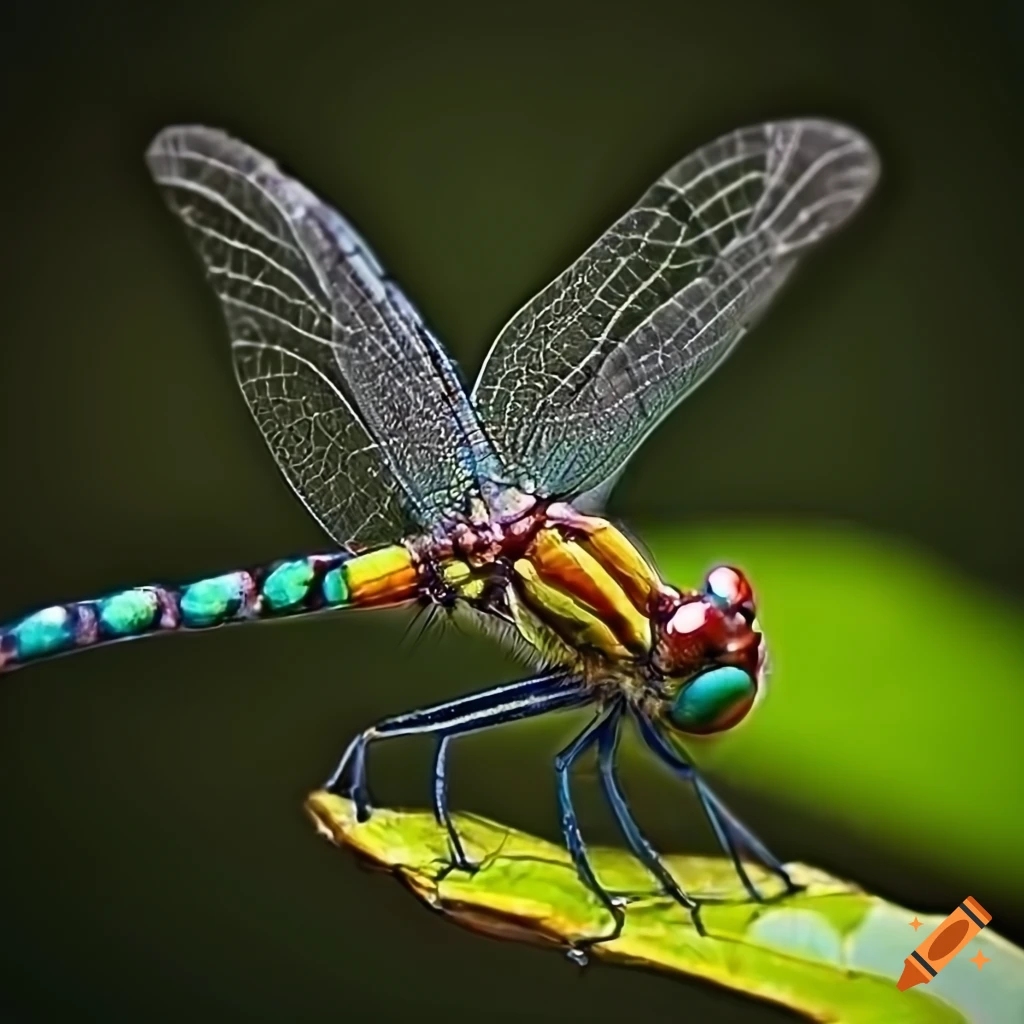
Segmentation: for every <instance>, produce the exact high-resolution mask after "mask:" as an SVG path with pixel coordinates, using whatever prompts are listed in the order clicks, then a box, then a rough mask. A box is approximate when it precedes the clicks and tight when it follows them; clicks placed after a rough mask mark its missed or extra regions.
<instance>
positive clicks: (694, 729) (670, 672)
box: [651, 565, 765, 735]
mask: <svg viewBox="0 0 1024 1024" xmlns="http://www.w3.org/2000/svg"><path fill="white" fill-rule="evenodd" d="M652 625H653V627H654V633H655V644H654V651H653V654H652V659H651V660H652V664H653V666H654V668H655V670H656V671H657V672H658V673H659V675H661V676H662V678H663V680H664V692H665V704H664V708H663V713H664V717H665V721H666V723H667V724H668V725H669V726H671V727H672V728H673V729H675V730H677V731H679V732H685V733H691V734H697V735H708V734H711V733H717V732H724V731H725V730H726V729H731V728H732V727H733V726H734V725H737V724H738V723H739V722H740V721H741V720H742V719H743V718H745V717H746V716H747V714H748V713H749V712H750V710H751V708H752V707H753V706H754V702H755V700H756V698H757V694H758V688H759V686H760V685H761V684H762V682H763V678H764V668H765V646H764V639H763V637H762V635H761V631H760V627H759V626H758V622H757V613H756V610H755V607H754V595H753V591H752V590H751V587H750V584H749V583H748V581H747V578H746V577H745V576H744V575H743V573H742V572H740V570H739V569H734V568H733V567H732V566H727V565H721V566H718V567H717V568H715V569H712V570H711V572H709V573H708V575H707V577H706V578H705V580H704V585H703V587H702V588H701V590H699V591H692V592H690V593H688V594H680V595H676V594H674V593H673V594H672V596H670V597H668V598H666V599H664V600H662V601H661V602H660V604H659V606H658V607H657V608H656V609H655V612H654V614H653V616H652Z"/></svg>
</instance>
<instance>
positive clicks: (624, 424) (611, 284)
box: [473, 120, 879, 497]
mask: <svg viewBox="0 0 1024 1024" xmlns="http://www.w3.org/2000/svg"><path fill="white" fill-rule="evenodd" d="M878 169H879V168H878V158H877V156H876V154H875V151H874V150H873V148H872V147H871V145H870V144H869V143H868V141H867V140H866V139H865V138H864V137H863V136H861V135H860V134H859V133H857V132H856V131H854V130H853V129H851V128H848V127H846V126H844V125H841V124H837V123H834V122H829V121H821V120H796V121H782V122H776V123H769V124H760V125H755V126H751V127H747V128H742V129H739V130H738V131H735V132H732V133H730V134H728V135H725V136H722V137H721V138H718V139H716V140H715V141H714V142H711V143H709V144H708V145H706V146H703V147H702V148H700V149H698V150H697V151H696V152H694V153H692V154H691V155H690V156H688V157H686V159H684V160H683V161H681V162H680V163H678V164H676V165H675V166H674V167H673V168H672V169H671V170H669V171H668V173H667V174H665V175H664V176H663V177H662V178H661V179H660V180H659V181H657V182H656V183H655V184H654V185H653V186H652V187H651V188H650V189H649V190H648V191H647V192H646V193H645V194H644V195H643V197H642V198H641V199H640V200H639V202H637V203H636V205H635V206H633V207H632V209H630V210H629V211H628V212H627V213H626V214H625V215H624V216H623V217H621V218H620V219H619V220H618V221H617V222H616V223H615V224H614V225H613V226H612V228H611V229H610V230H609V231H607V232H606V233H605V234H604V235H603V236H602V237H601V238H600V239H598V241H597V242H596V243H594V245H592V246H591V247H590V248H589V249H588V250H587V251H586V252H585V253H584V254H583V255H582V256H581V257H580V258H579V259H578V260H577V261H576V262H575V263H573V264H572V266H570V267H569V268H568V269H567V270H566V271H565V272H564V273H562V274H561V275H560V276H559V277H558V278H556V279H555V280H554V281H553V282H552V283H551V284H549V285H548V286H547V287H546V288H545V289H544V290H543V291H541V292H540V293H539V294H538V295H536V296H535V297H534V298H533V299H531V300H530V301H529V302H528V303H527V304H526V305H525V306H524V307H523V308H522V309H521V310H520V311H519V312H518V313H517V314H516V315H515V316H514V317H513V318H512V320H511V321H510V322H509V323H508V324H507V325H506V327H505V328H504V329H503V330H502V332H501V333H500V334H499V335H498V338H497V340H496V341H495V342H494V345H493V346H492V348H491V351H490V352H489V353H488V356H487V359H486V360H485V362H484V365H483V368H482V369H481V371H480V375H479V377H478V379H477V383H476V386H475V387H474V390H473V398H474V401H475V403H476V407H477V409H478V411H479V413H480V416H481V420H482V422H483V423H484V426H485V429H486V430H487V431H488V434H489V436H490V437H491V439H492V441H493V442H494V445H495V448H496V449H497V451H498V454H499V456H500V457H501V459H502V461H503V463H504V464H505V465H506V466H507V467H508V468H509V470H510V472H512V473H513V475H518V477H519V479H518V481H517V483H518V484H519V486H521V487H523V488H525V489H528V490H532V491H535V492H536V493H538V494H540V495H542V496H554V495H557V496H560V497H568V496H571V495H573V494H579V493H581V492H588V491H594V489H595V488H598V487H600V485H602V484H603V483H604V482H605V481H609V480H610V479H611V478H613V477H614V475H615V474H616V473H617V472H618V471H620V470H621V469H622V467H623V465H624V464H625V462H626V460H627V459H628V458H629V457H630V456H631V455H632V454H633V452H634V451H635V450H636V449H637V447H639V445H640V444H641V443H642V442H643V440H644V439H645V438H646V437H647V435H648V434H649V433H650V432H651V431H652V430H653V429H654V428H655V426H657V424H658V423H659V422H660V421H661V420H662V419H663V418H664V417H665V416H666V415H667V414H668V413H669V412H670V411H671V410H672V408H673V407H674V406H675V405H677V404H678V403H679V402H680V401H681V400H682V399H683V398H684V397H685V396H686V395H687V394H688V393H689V392H691V391H692V390H693V389H694V388H696V387H697V386H698V385H699V384H700V383H701V382H702V381H703V380H705V379H706V378H707V377H708V376H709V374H710V373H711V372H712V371H713V370H714V369H715V368H716V367H718V366H719V365H721V363H722V361H723V359H724V358H725V357H726V355H728V353H729V352H730V351H731V350H732V349H733V348H734V346H735V345H736V343H737V342H738V341H739V340H740V338H741V337H742V336H743V334H744V333H745V332H746V330H747V329H748V328H749V327H750V325H751V324H752V323H753V321H754V319H755V318H756V316H757V314H758V313H759V312H761V311H762V310H763V309H764V308H765V306H766V305H767V303H768V302H769V300H770V299H771V298H772V297H773V296H774V295H775V293H776V292H777V291H778V289H779V288H780V286H781V285H782V283H783V282H784V281H785V279H786V277H787V276H788V275H789V273H790V271H791V270H792V269H793V267H794V265H795V264H796V263H797V261H798V260H799V258H800V256H801V255H802V254H803V253H804V252H806V251H807V250H808V249H809V248H810V247H811V246H812V245H813V244H814V243H815V242H817V241H819V240H820V239H821V238H823V237H824V236H825V235H827V234H828V233H829V232H830V231H832V230H833V229H834V228H836V227H837V226H838V225H839V224H841V223H842V222H843V221H844V220H846V218H847V217H849V216H850V214H851V213H853V211H854V210H855V209H856V208H857V207H858V206H859V205H860V204H861V202H862V201H863V200H864V198H865V196H866V195H867V194H868V193H869V192H870V191H871V189H872V187H873V186H874V183H875V181H876V179H877V177H878ZM594 496H597V497H603V495H602V494H601V492H600V491H597V492H596V494H595V495H594Z"/></svg>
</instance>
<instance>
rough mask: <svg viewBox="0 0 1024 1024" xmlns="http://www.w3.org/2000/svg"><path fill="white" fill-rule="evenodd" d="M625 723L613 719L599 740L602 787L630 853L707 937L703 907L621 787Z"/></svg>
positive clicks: (599, 766)
mask: <svg viewBox="0 0 1024 1024" xmlns="http://www.w3.org/2000/svg"><path fill="white" fill-rule="evenodd" d="M621 722H622V716H621V715H615V716H614V717H612V718H609V719H608V720H607V721H606V722H605V724H604V726H603V727H602V729H601V732H600V735H599V736H598V741H597V762H598V769H599V771H600V774H601V786H602V788H603V789H604V792H605V796H606V797H607V798H608V803H610V804H611V807H612V811H613V812H614V814H615V820H616V821H617V822H618V823H619V828H621V829H622V833H623V835H624V836H625V837H626V841H627V842H628V843H629V846H630V849H632V851H633V853H634V854H636V856H637V857H639V858H640V860H641V861H643V863H644V864H645V865H646V866H647V869H648V870H649V871H650V872H651V874H653V875H654V876H655V878H657V879H658V881H659V882H661V884H662V885H663V886H664V888H665V892H667V893H668V895H669V896H672V897H673V898H674V899H676V900H678V902H679V903H680V904H682V906H684V907H685V908H686V909H687V910H688V911H689V912H690V916H691V917H692V918H693V925H694V928H696V930H697V933H698V934H699V935H705V934H706V932H705V931H704V925H703V924H702V923H701V919H700V905H699V904H698V902H697V901H696V900H695V899H693V898H692V897H690V896H688V895H687V894H686V893H685V892H684V891H683V889H682V888H681V887H680V885H679V883H678V882H677V881H676V880H675V879H674V878H673V877H672V874H671V872H670V871H669V870H668V868H667V867H666V866H665V863H664V861H662V859H661V857H660V856H659V855H658V851H657V850H655V849H654V847H653V846H652V845H651V842H650V840H649V839H648V838H647V837H646V836H645V835H644V834H643V832H641V831H640V827H639V826H638V825H637V823H636V820H635V819H634V818H633V813H632V811H630V809H629V804H628V802H627V801H626V797H625V795H624V794H623V792H622V789H621V787H620V786H619V780H618V775H617V773H616V771H615V753H616V749H617V747H618V742H619V727H620V725H621Z"/></svg>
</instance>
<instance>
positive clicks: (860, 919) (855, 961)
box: [306, 792, 1024, 1024]
mask: <svg viewBox="0 0 1024 1024" xmlns="http://www.w3.org/2000/svg"><path fill="white" fill-rule="evenodd" d="M306 809H307V811H308V813H309V814H310V816H311V817H312V819H313V821H314V822H315V824H316V826H317V828H318V830H319V831H320V832H321V833H322V834H323V835H325V836H326V837H327V838H329V839H330V840H331V841H332V842H333V843H335V844H337V845H339V846H344V847H348V848H350V849H352V850H354V851H356V852H357V853H358V854H359V855H361V856H362V857H364V858H366V859H368V860H369V861H371V862H372V863H374V864H375V865H377V866H378V867H381V868H383V869H386V870H388V871H390V872H392V873H394V874H395V875H396V876H397V877H398V878H400V879H401V880H402V881H403V882H404V883H405V884H406V885H407V886H408V887H409V888H410V889H411V891H412V892H413V893H414V894H415V895H416V896H417V897H418V898H419V899H420V900H422V901H423V902H424V903H425V904H427V905H428V906H429V907H431V908H432V909H434V910H435V911H437V912H439V913H440V914H442V915H443V916H444V917H446V918H448V919H449V920H451V921H453V922H455V923H457V924H460V925H462V926H464V927H466V928H470V929H472V930H474V931H476V932H480V933H483V934H486V935H491V936H494V937H497V938H502V939H511V940H517V941H524V942H532V943H539V944H544V945H551V946H555V947H561V948H562V949H564V950H571V949H573V948H575V947H577V946H578V945H579V944H580V943H584V944H585V943H586V942H587V940H593V939H594V938H597V937H600V936H601V935H603V934H607V933H608V930H609V928H610V927H611V915H610V914H609V913H608V911H607V910H606V909H605V908H604V907H603V906H602V904H601V903H600V902H599V901H598V899H597V898H596V896H595V895H594V894H593V893H592V892H591V891H590V890H589V889H588V888H587V887H586V886H585V885H583V883H582V882H581V881H580V880H579V879H578V877H577V875H576V872H575V870H574V868H573V865H572V862H571V860H570V857H569V855H568V853H567V852H566V851H565V850H564V849H563V848H562V847H560V846H556V845H554V844H552V843H549V842H547V841H546V840H543V839H538V838H536V837H534V836H530V835H527V834H525V833H523V832H518V831H516V830H514V829H510V828H506V827H504V826H502V825H499V824H496V823H494V822H491V821H488V820H486V819H484V818H480V817H477V816H475V815H455V820H456V825H457V827H458V829H459V834H460V836H461V838H462V840H463V843H464V845H465V848H466V853H467V855H468V856H469V857H470V858H471V859H472V860H474V861H476V862H477V863H479V864H480V865H481V866H480V869H479V870H478V871H476V872H475V873H472V874H469V873H466V872H462V871H458V870H452V869H451V868H450V857H449V849H448V841H447V836H446V833H445V831H444V829H443V828H441V827H440V826H438V825H437V823H436V822H435V821H434V818H433V816H432V815H431V814H429V813H426V812H422V811H397V810H390V809H378V810H375V811H374V813H373V814H372V816H371V817H370V819H369V820H368V821H366V822H364V823H358V822H357V821H356V819H355V814H354V811H353V807H352V804H351V802H350V801H348V800H344V799H342V798H340V797H337V796H334V795H332V794H329V793H326V792H317V793H313V794H311V795H310V797H309V799H308V800H307V802H306ZM592 853H593V860H594V864H595V868H596V871H597V874H598V876H599V878H600V879H601V881H602V883H603V885H604V886H605V887H606V888H607V889H609V890H611V891H621V892H629V893H631V894H636V897H635V898H634V899H632V900H631V902H629V904H628V905H627V906H626V907H625V916H626V923H625V927H624V928H623V931H622V933H621V935H620V936H619V937H618V938H617V939H614V940H612V941H609V942H605V943H599V944H597V945H593V946H590V947H588V954H589V955H593V956H595V957H599V958H602V959H607V960H609V961H612V962H616V963H620V964H628V965H634V966H640V967H645V968H654V969H657V970H660V971H663V972H667V973H669V974H675V975H679V976H690V977H698V978H703V979H705V980H707V981H711V982H715V983H717V984H719V985H723V986H726V987H728V988H731V989H734V990H736V991H738V992H742V993H745V994H746V995H749V996H751V997H752V998H757V999H762V1000H768V1001H771V1002H774V1003H778V1004H781V1005H783V1006H786V1007H789V1008H790V1009H792V1010H794V1011H797V1012H799V1013H801V1014H803V1015H804V1016H805V1017H807V1018H808V1019H809V1020H817V1021H835V1022H846V1024H869V1022H870V1024H891V1022H895V1021H899V1022H902V1024H955V1022H958V1024H963V1022H971V1024H984V1022H991V1024H1006V1022H1008V1021H1011V1020H1022V1019H1024V951H1022V950H1020V949H1018V948H1017V947H1015V946H1013V945H1012V944H1010V943H1009V942H1007V941H1006V940H1005V939H1003V938H1001V937H1000V936H999V935H997V934H995V933H994V932H993V931H992V930H991V929H990V928H987V929H985V930H984V931H982V932H981V933H980V934H979V935H978V937H977V938H976V939H975V940H974V941H972V942H971V943H970V944H969V947H968V948H970V949H971V950H974V951H976V950H977V949H979V948H980V949H981V950H982V951H983V952H984V954H985V956H987V957H989V958H990V960H991V962H990V963H987V964H985V965H984V969H983V970H980V971H979V969H978V968H977V966H976V965H975V964H974V963H971V962H970V961H969V959H968V956H967V955H965V954H966V953H967V950H964V952H963V953H961V954H960V955H959V956H958V957H956V958H955V959H954V960H953V961H952V962H951V963H950V964H949V965H948V966H947V967H946V968H945V969H944V970H943V971H942V972H941V973H940V974H939V975H938V977H936V978H935V979H933V980H932V981H931V982H930V983H929V985H928V986H927V987H925V986H919V987H917V988H915V989H911V990H909V991H906V992H900V991H899V990H898V989H897V988H896V984H895V981H896V979H897V978H898V977H899V975H900V973H901V972H902V970H903V961H904V959H905V958H906V957H907V956H909V954H910V952H911V951H912V950H913V949H914V948H915V946H917V945H918V944H919V943H920V942H921V941H923V939H924V937H926V936H927V935H928V934H929V932H930V931H931V930H932V929H933V928H935V927H936V926H937V925H938V924H939V923H941V921H942V918H940V917H934V916H928V915H923V914H919V915H917V916H918V917H919V918H920V920H921V921H922V923H923V924H924V928H923V929H920V931H919V933H915V932H914V930H913V929H912V928H911V927H910V921H911V920H912V919H913V918H914V916H915V915H914V914H913V912H912V911H909V910H905V909H904V908H902V907H898V906H895V905H894V904H890V903H887V902H886V901H884V900H881V899H879V898H878V897H876V896H872V895H870V894H868V893H865V892H863V891H862V890H860V889H859V888H857V887H856V886H855V885H851V884H850V883H848V882H844V881H841V880H840V879H837V878H833V877H831V876H829V875H827V874H825V873H824V872H822V871H818V870H816V869H814V868H811V867H807V866H806V865H803V864H790V865H788V870H789V871H790V872H791V875H792V877H793V878H794V880H795V881H797V882H798V883H799V884H801V885H805V886H807V888H806V890H805V891H803V892H801V893H799V894H797V895H794V896H788V897H784V896H782V895H781V885H780V884H779V882H778V880H777V879H774V877H773V876H771V875H770V874H769V873H767V872H766V871H764V870H763V869H761V868H759V867H758V866H755V865H748V872H749V874H750V876H751V878H752V880H753V881H754V883H755V885H757V886H758V887H759V888H760V889H761V890H762V891H763V892H764V893H765V894H766V895H767V896H768V897H769V898H768V901H767V902H765V903H757V902H753V901H751V900H750V898H749V897H748V896H747V895H746V893H745V891H744V890H743V888H742V886H741V885H740V883H739V881H738V879H737V876H736V872H735V870H734V869H733V867H732V865H731V863H730V862H729V861H727V860H725V859H723V858H706V857H681V856H670V857H666V858H665V860H666V863H667V865H668V866H669V869H670V870H671V871H672V873H673V875H674V876H675V878H676V879H677V880H678V881H679V883H680V885H681V886H682V887H683V888H684V889H685V890H686V891H688V892H690V893H693V894H695V895H699V896H701V897H703V898H704V899H707V900H711V902H708V903H705V904H704V906H703V908H702V911H701V915H702V920H703V922H704V925H705V928H706V929H707V933H708V934H707V936H704V937H702V936H701V935H699V934H698V933H697V931H696V930H695V928H694V926H693V922H692V920H691V918H690V915H689V914H688V913H687V911H686V910H685V909H684V908H682V907H680V906H679V904H678V903H676V902H675V901H674V900H671V899H667V898H666V897H664V896H662V895H660V894H658V892H657V890H656V888H655V886H654V884H653V882H652V879H651V877H650V875H649V874H648V873H647V872H646V870H645V869H644V867H643V866H642V865H641V864H640V863H639V862H638V861H637V860H635V859H634V858H633V857H632V856H630V855H628V854H627V853H625V852H622V851H619V850H610V849H602V848H595V849H594V850H593V851H592ZM952 909H953V908H952V907H951V908H950V910H952Z"/></svg>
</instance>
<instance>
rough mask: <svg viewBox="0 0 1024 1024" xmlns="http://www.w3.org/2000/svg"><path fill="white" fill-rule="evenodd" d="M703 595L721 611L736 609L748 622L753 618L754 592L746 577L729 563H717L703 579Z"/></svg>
mask: <svg viewBox="0 0 1024 1024" xmlns="http://www.w3.org/2000/svg"><path fill="white" fill-rule="evenodd" d="M704 596H705V597H706V598H707V599H708V600H709V601H711V602H712V603H713V604H715V605H716V606H717V607H718V608H721V609H722V610H723V611H738V612H740V613H741V614H743V617H744V618H745V619H746V620H747V622H748V623H750V622H751V620H753V618H754V614H755V612H754V592H753V590H752V589H751V587H750V583H749V581H748V580H747V577H746V576H744V575H743V573H742V572H740V570H739V569H734V568H733V567H732V566H731V565H719V566H718V567H716V568H714V569H712V570H711V572H709V573H708V575H707V578H706V579H705V580H704Z"/></svg>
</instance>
